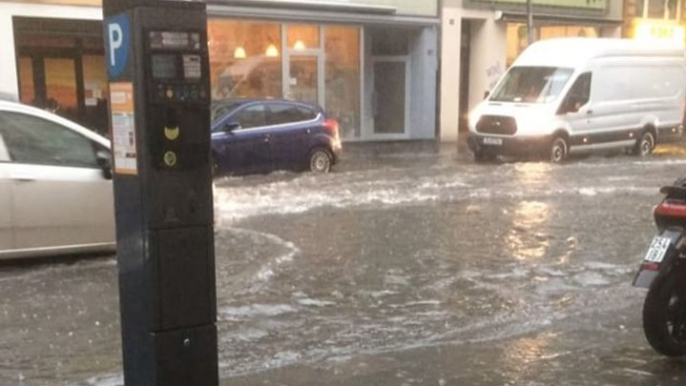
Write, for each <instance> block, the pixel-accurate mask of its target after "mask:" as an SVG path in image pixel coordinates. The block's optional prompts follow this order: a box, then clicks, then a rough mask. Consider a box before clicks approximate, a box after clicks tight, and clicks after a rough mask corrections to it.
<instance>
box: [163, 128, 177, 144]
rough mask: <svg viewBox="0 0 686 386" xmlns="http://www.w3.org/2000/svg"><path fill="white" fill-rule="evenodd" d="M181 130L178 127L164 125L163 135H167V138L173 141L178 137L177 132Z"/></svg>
mask: <svg viewBox="0 0 686 386" xmlns="http://www.w3.org/2000/svg"><path fill="white" fill-rule="evenodd" d="M180 132H181V130H179V127H178V126H177V127H165V128H164V136H165V137H167V139H168V140H170V141H173V140H175V139H177V138H179V133H180Z"/></svg>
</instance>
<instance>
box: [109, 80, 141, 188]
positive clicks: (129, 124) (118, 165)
mask: <svg viewBox="0 0 686 386" xmlns="http://www.w3.org/2000/svg"><path fill="white" fill-rule="evenodd" d="M110 105H111V115H112V133H111V138H112V154H113V158H114V172H115V173H116V174H127V175H134V176H135V175H137V174H138V162H137V152H136V122H135V115H134V111H133V83H130V82H125V83H110Z"/></svg>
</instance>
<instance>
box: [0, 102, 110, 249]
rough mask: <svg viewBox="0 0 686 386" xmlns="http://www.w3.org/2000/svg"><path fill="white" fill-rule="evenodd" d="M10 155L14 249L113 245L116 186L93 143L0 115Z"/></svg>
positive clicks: (31, 120)
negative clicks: (105, 170)
mask: <svg viewBox="0 0 686 386" xmlns="http://www.w3.org/2000/svg"><path fill="white" fill-rule="evenodd" d="M0 134H2V135H3V138H4V141H5V145H6V146H7V149H8V151H9V155H10V158H11V160H12V161H11V162H10V163H8V165H9V167H8V168H7V173H8V177H9V179H10V183H11V190H12V197H13V202H12V218H13V222H14V223H13V228H14V248H15V249H20V250H21V249H40V248H46V247H49V248H54V247H64V248H74V247H76V246H86V245H99V244H108V243H112V242H114V215H113V194H112V183H111V181H110V180H107V179H105V177H104V175H103V172H102V170H101V168H100V167H99V166H98V161H97V157H96V152H97V151H101V150H104V149H101V148H99V145H97V144H96V143H95V142H93V141H91V140H90V139H88V138H86V137H84V136H82V135H81V134H79V133H77V132H75V131H73V130H71V129H69V128H67V127H64V126H62V125H60V124H58V123H56V122H52V121H49V120H46V119H42V118H38V117H35V116H31V115H26V114H21V113H15V112H7V111H4V112H0Z"/></svg>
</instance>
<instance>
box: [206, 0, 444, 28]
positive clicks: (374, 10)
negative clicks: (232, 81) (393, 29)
mask: <svg viewBox="0 0 686 386" xmlns="http://www.w3.org/2000/svg"><path fill="white" fill-rule="evenodd" d="M207 3H208V4H207V14H208V16H210V17H212V16H225V17H229V18H247V19H257V20H272V21H293V22H313V23H335V24H356V25H398V26H417V27H420V26H438V25H439V24H440V19H439V18H438V17H423V16H406V15H398V14H396V9H395V7H386V6H376V5H375V6H370V5H363V4H351V3H342V2H333V1H311V0H302V1H290V0H289V1H285V0H208V1H207Z"/></svg>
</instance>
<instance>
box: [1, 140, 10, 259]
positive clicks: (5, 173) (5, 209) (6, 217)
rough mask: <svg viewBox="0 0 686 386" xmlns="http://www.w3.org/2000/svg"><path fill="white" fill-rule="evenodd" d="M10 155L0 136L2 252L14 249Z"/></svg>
mask: <svg viewBox="0 0 686 386" xmlns="http://www.w3.org/2000/svg"><path fill="white" fill-rule="evenodd" d="M8 162H9V154H8V153H7V149H6V148H5V142H4V141H3V139H2V135H0V251H3V250H8V249H12V248H13V243H12V211H11V205H10V203H11V202H12V188H11V187H12V185H11V182H10V179H9V163H8Z"/></svg>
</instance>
